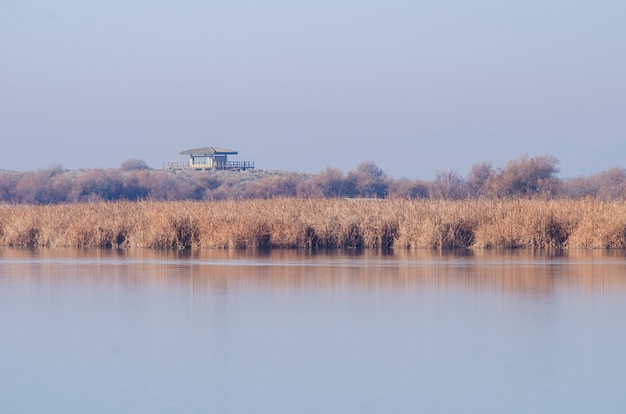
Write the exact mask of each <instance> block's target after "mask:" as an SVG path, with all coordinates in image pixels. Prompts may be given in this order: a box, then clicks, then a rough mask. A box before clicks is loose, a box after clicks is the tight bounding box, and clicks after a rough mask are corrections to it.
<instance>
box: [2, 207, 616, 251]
mask: <svg viewBox="0 0 626 414" xmlns="http://www.w3.org/2000/svg"><path fill="white" fill-rule="evenodd" d="M0 244H2V245H8V246H50V247H99V248H131V247H140V248H155V249H163V248H172V249H180V248H205V249H226V248H231V249H233V248H307V249H324V248H394V249H422V248H424V249H436V248H478V249H485V248H564V249H568V248H569V249H578V248H580V249H583V248H584V249H591V248H595V249H624V248H626V202H625V201H624V200H600V199H598V198H584V199H577V200H566V199H562V200H539V199H506V200H504V199H502V200H498V199H493V200H488V199H465V200H445V199H433V200H430V199H424V200H410V199H399V198H395V199H386V200H380V199H339V198H326V199H322V198H272V199H268V200H261V199H253V200H222V201H208V202H207V201H173V202H161V201H138V202H130V201H117V202H104V201H101V202H92V203H70V204H49V205H25V204H14V205H10V204H2V205H0Z"/></svg>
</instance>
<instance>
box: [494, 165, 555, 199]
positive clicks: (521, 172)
mask: <svg viewBox="0 0 626 414" xmlns="http://www.w3.org/2000/svg"><path fill="white" fill-rule="evenodd" d="M558 163H559V161H558V160H557V159H556V157H554V156H553V155H539V156H535V157H529V156H528V155H524V156H522V157H520V158H518V159H516V160H512V161H509V162H507V163H506V165H505V166H504V167H503V168H500V169H498V170H497V171H496V173H495V175H492V179H491V180H489V193H490V195H493V196H496V197H534V196H537V195H540V194H541V193H542V189H544V190H545V189H548V188H551V187H553V186H551V183H552V182H550V181H548V180H554V179H555V174H556V173H557V172H558V168H557V165H558Z"/></svg>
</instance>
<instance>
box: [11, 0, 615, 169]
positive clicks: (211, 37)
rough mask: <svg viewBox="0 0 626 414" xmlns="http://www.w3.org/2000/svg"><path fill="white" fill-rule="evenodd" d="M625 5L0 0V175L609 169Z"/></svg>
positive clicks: (489, 0) (559, 0) (488, 0)
mask: <svg viewBox="0 0 626 414" xmlns="http://www.w3.org/2000/svg"><path fill="white" fill-rule="evenodd" d="M625 12H626V4H623V3H620V2H617V1H609V0H600V1H590V0H581V1H567V2H566V1H564V0H556V1H553V2H549V3H547V2H540V1H537V0H531V1H526V2H517V3H511V2H507V3H506V4H504V3H502V2H497V1H495V0H484V1H477V2H471V3H466V2H463V1H460V0H447V1H419V2H409V1H401V0H392V1H387V2H376V1H366V2H357V1H353V0H338V1H335V2H332V3H323V2H313V1H302V2H293V3H292V2H282V1H278V0H268V1H264V2H259V1H250V0H242V1H229V2H224V1H209V2H202V1H198V0H181V1H178V2H170V1H167V0H164V1H158V2H143V1H139V0H130V1H124V2H122V1H119V0H112V1H109V2H106V3H100V2H99V3H94V4H87V3H85V2H82V1H79V0H59V1H56V2H53V3H48V2H44V1H42V0H30V1H28V0H26V1H21V2H0V51H1V52H2V58H0V90H1V91H2V93H1V94H0V136H2V144H3V145H2V151H0V169H9V170H31V169H37V168H46V167H47V166H49V165H51V164H61V165H62V166H63V167H64V168H67V169H77V168H99V167H101V168H117V167H119V166H120V164H121V163H122V162H124V161H125V160H127V159H129V158H138V159H142V160H145V161H146V162H147V163H148V164H149V165H150V166H151V167H153V168H159V167H160V166H161V163H162V162H163V161H183V160H184V159H185V156H181V155H179V154H178V153H179V152H180V151H181V150H185V149H189V148H196V147H202V146H209V145H210V146H217V147H225V148H232V149H235V150H237V151H239V155H237V156H236V157H233V159H237V160H252V161H255V162H256V166H257V168H260V169H278V170H289V171H302V172H313V173H315V172H319V171H321V170H323V169H324V168H326V167H327V166H331V167H334V168H338V169H340V170H342V171H349V170H351V169H353V168H355V167H356V165H357V164H358V163H360V162H362V161H368V160H371V161H374V162H375V163H376V164H377V165H378V166H379V167H380V168H382V169H383V170H384V171H385V172H387V173H388V174H389V175H390V176H393V177H396V178H400V177H409V178H421V179H430V178H432V177H433V176H434V175H435V172H436V170H449V169H454V170H456V171H458V172H459V173H461V174H465V173H466V172H467V171H468V170H469V168H470V167H471V165H472V164H475V163H479V162H481V161H490V162H492V163H493V164H494V165H495V166H499V165H503V164H504V163H506V161H508V160H511V159H516V158H518V157H520V156H522V155H524V154H529V155H531V156H532V155H538V154H546V153H548V154H552V155H554V156H556V157H557V158H558V159H559V160H560V164H559V167H560V170H561V172H560V174H559V175H560V176H563V177H575V176H579V175H589V174H592V173H599V172H601V171H604V170H607V169H609V168H611V167H614V166H623V165H624V163H623V154H624V153H625V152H626V140H625V139H624V138H626V134H625V132H626V121H625V120H624V116H623V108H624V103H625V102H624V100H625V96H626V80H625V77H624V73H626V57H624V54H623V53H621V52H619V51H620V50H621V49H622V43H623V39H624V38H626V28H625V27H624V25H623V24H622V22H621V20H622V17H623V16H624V14H625Z"/></svg>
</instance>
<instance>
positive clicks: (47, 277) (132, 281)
mask: <svg viewBox="0 0 626 414" xmlns="http://www.w3.org/2000/svg"><path fill="white" fill-rule="evenodd" d="M625 389H626V258H625V257H624V253H623V252H617V253H606V252H566V253H563V254H560V255H559V254H556V255H555V254H544V253H533V252H528V251H508V252H504V253H502V252H500V253H498V252H492V251H487V252H474V253H467V252H461V253H443V254H442V253H438V252H428V251H427V252H423V251H422V252H416V253H408V252H401V253H395V254H389V255H382V254H379V253H375V252H364V253H360V254H359V253H351V254H350V253H334V254H309V253H303V252H292V251H287V252H285V251H277V252H269V253H264V254H258V253H257V254H255V253H251V252H223V251H217V252H186V253H177V252H169V253H163V252H154V251H142V250H140V251H124V252H117V251H76V250H19V249H0V412H2V413H20V414H21V413H41V412H47V413H50V412H59V413H481V414H482V413H530V412H532V413H623V412H626V392H625V391H624V390H625Z"/></svg>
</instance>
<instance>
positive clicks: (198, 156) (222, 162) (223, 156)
mask: <svg viewBox="0 0 626 414" xmlns="http://www.w3.org/2000/svg"><path fill="white" fill-rule="evenodd" d="M180 154H181V155H189V161H188V162H164V163H163V168H164V169H166V170H231V171H245V170H248V169H252V168H254V161H228V156H229V155H237V154H238V152H237V151H235V150H231V149H226V148H217V147H202V148H194V149H189V150H184V151H181V152H180Z"/></svg>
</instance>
